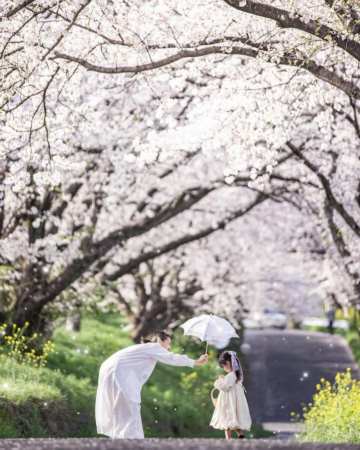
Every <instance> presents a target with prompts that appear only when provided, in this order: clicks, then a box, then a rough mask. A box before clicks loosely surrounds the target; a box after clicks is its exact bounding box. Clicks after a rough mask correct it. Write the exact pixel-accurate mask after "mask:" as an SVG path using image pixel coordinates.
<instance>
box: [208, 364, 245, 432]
mask: <svg viewBox="0 0 360 450" xmlns="http://www.w3.org/2000/svg"><path fill="white" fill-rule="evenodd" d="M214 387H215V388H216V389H218V390H219V395H218V397H217V401H216V406H215V411H214V414H213V416H212V419H211V422H210V426H212V427H213V428H216V429H218V430H235V429H240V430H250V428H251V417H250V411H249V407H248V403H247V401H246V397H245V393H244V387H243V385H242V383H241V381H239V382H237V381H236V374H235V372H230V373H228V374H227V375H226V376H225V377H223V378H219V379H217V380H216V381H215V383H214Z"/></svg>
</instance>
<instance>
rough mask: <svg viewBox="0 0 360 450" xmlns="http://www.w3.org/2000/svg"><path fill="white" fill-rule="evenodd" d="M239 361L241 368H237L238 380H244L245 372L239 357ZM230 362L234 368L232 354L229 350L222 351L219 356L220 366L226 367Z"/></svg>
mask: <svg viewBox="0 0 360 450" xmlns="http://www.w3.org/2000/svg"><path fill="white" fill-rule="evenodd" d="M236 357H237V356H236ZM237 359H238V362H239V367H240V369H239V370H235V375H236V382H238V381H241V382H242V381H243V380H244V374H243V371H242V368H241V364H240V360H239V358H238V357H237ZM227 362H229V363H230V365H231V368H232V364H231V354H230V353H229V352H226V351H225V352H222V353H221V354H220V356H219V366H220V367H224V366H225V365H226V363H227Z"/></svg>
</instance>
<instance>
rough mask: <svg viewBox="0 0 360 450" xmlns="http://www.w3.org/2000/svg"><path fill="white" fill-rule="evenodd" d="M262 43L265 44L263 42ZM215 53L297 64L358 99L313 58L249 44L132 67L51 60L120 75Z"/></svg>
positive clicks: (184, 52)
mask: <svg viewBox="0 0 360 450" xmlns="http://www.w3.org/2000/svg"><path fill="white" fill-rule="evenodd" d="M264 45H265V44H264ZM216 54H222V55H224V54H226V55H229V56H230V55H233V56H234V55H236V56H245V57H249V58H258V57H259V56H263V57H264V62H268V61H267V60H268V59H269V57H270V59H271V58H273V59H274V62H275V63H276V64H280V65H284V66H290V67H297V68H300V69H304V70H307V71H308V72H310V73H311V74H313V75H314V76H315V77H316V78H318V79H320V80H322V81H325V82H327V83H329V84H331V85H333V86H335V87H337V88H338V89H341V90H342V91H343V92H345V93H346V94H347V95H349V96H350V97H353V98H356V99H360V88H358V87H357V86H356V84H354V83H352V82H351V81H348V80H346V79H345V78H343V77H341V76H340V75H338V74H337V73H336V72H333V71H331V70H329V69H327V68H326V67H324V66H322V65H319V64H317V63H316V62H315V61H313V60H311V59H304V58H302V57H301V56H298V55H291V54H285V55H276V56H273V55H271V54H268V53H267V52H266V51H263V50H260V49H255V48H250V47H239V46H229V47H224V46H223V45H211V46H206V47H198V48H187V49H186V48H184V49H181V50H179V51H178V52H176V53H174V54H172V55H170V56H166V57H164V58H160V59H158V60H156V61H151V62H149V63H144V64H136V65H133V66H116V67H105V66H101V65H96V64H92V63H90V62H89V61H87V60H85V59H83V58H78V57H76V56H71V55H69V54H65V53H61V52H58V51H55V52H54V55H55V56H54V57H53V59H63V60H65V61H69V62H73V63H77V64H79V65H81V66H82V67H84V68H85V69H87V70H89V71H90V72H99V73H104V74H124V73H133V74H137V73H141V72H146V71H151V70H155V69H158V68H160V67H164V66H167V65H170V64H173V63H175V62H178V61H181V60H183V59H187V58H199V57H204V56H209V55H216Z"/></svg>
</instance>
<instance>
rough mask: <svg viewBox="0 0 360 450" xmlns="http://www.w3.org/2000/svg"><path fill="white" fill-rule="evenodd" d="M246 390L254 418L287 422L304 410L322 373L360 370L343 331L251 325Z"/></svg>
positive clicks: (328, 376)
mask: <svg viewBox="0 0 360 450" xmlns="http://www.w3.org/2000/svg"><path fill="white" fill-rule="evenodd" d="M245 343H246V345H245V346H244V349H245V350H246V347H248V349H247V353H246V365H247V367H246V369H247V370H246V373H247V380H246V381H247V383H246V385H247V391H248V400H249V404H250V409H251V413H252V416H253V419H255V420H256V422H258V423H263V422H288V421H289V420H290V413H291V412H292V411H294V412H298V413H301V411H302V404H303V403H309V402H310V401H311V399H312V395H313V393H314V392H315V386H316V384H317V383H318V382H319V380H320V378H322V377H323V378H325V379H329V380H331V379H333V378H334V376H335V374H336V373H337V372H339V371H343V370H345V369H346V368H347V367H350V368H352V370H353V371H354V373H355V374H356V376H357V377H359V378H360V371H359V368H358V366H357V365H356V364H355V362H354V359H353V356H352V353H351V350H350V348H349V347H348V345H347V343H346V341H345V340H344V339H343V338H341V337H340V336H331V335H329V334H325V333H313V332H311V333H310V332H305V331H291V330H286V331H285V330H284V331H281V330H279V331H277V330H258V331H255V330H251V331H250V330H248V331H246V332H245Z"/></svg>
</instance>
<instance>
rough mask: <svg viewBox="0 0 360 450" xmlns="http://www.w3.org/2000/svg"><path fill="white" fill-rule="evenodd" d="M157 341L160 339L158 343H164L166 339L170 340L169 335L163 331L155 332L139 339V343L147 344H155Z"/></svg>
mask: <svg viewBox="0 0 360 450" xmlns="http://www.w3.org/2000/svg"><path fill="white" fill-rule="evenodd" d="M158 339H160V341H166V339H171V334H169V333H168V332H167V331H165V330H160V331H155V333H153V334H151V335H150V336H146V337H144V338H141V343H142V344H148V343H149V342H157V340H158Z"/></svg>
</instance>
